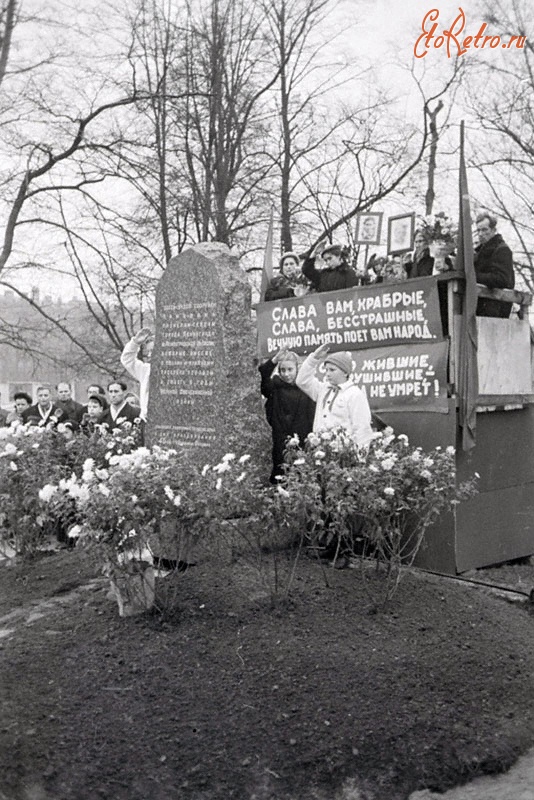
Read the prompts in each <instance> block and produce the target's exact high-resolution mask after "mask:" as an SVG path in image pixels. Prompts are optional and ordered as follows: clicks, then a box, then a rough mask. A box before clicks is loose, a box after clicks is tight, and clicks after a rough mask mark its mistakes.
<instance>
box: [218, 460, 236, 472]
mask: <svg viewBox="0 0 534 800" xmlns="http://www.w3.org/2000/svg"><path fill="white" fill-rule="evenodd" d="M229 469H232V467H231V466H230V464H229V463H228V461H221V463H220V464H215V466H214V467H213V471H214V472H218V473H221V472H228V470H229Z"/></svg>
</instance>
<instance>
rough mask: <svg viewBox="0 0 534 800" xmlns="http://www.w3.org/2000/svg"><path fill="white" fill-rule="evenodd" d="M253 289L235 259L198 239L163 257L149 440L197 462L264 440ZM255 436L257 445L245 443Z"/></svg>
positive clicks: (218, 246) (222, 248)
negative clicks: (183, 452)
mask: <svg viewBox="0 0 534 800" xmlns="http://www.w3.org/2000/svg"><path fill="white" fill-rule="evenodd" d="M250 295H251V293H250V286H249V283H248V281H247V278H246V275H245V273H244V271H243V270H242V268H241V267H240V264H239V259H238V258H237V256H235V255H234V254H233V253H232V252H231V251H230V249H229V248H228V247H227V246H226V245H223V244H219V243H216V242H214V243H210V242H203V243H201V244H198V245H195V246H194V247H192V248H191V249H189V250H186V251H184V252H182V253H180V255H178V256H175V257H174V258H172V259H171V261H170V262H169V264H168V266H167V269H166V271H165V274H164V275H163V277H162V278H161V280H160V283H159V285H158V287H157V290H156V331H155V343H154V351H153V354H152V362H151V364H152V366H151V374H150V393H149V406H148V415H147V417H148V421H147V444H148V445H149V446H152V445H154V444H157V445H160V446H161V447H172V448H175V449H176V450H181V449H187V450H188V451H189V453H190V455H192V456H193V458H194V459H195V460H197V461H198V462H199V463H200V462H202V463H205V462H209V463H215V459H219V458H220V457H221V456H222V455H224V453H226V452H229V451H236V452H241V453H242V452H244V448H248V451H250V449H256V448H258V441H257V440H258V436H259V437H260V438H262V439H263V442H262V444H261V445H260V446H259V448H258V449H259V450H261V451H264V452H267V450H268V444H267V442H268V439H267V437H266V425H265V422H264V415H263V408H262V405H261V401H260V399H259V380H258V373H257V370H256V367H255V364H254V357H255V333H254V328H253V324H252V321H251V296H250ZM254 438H255V439H256V448H250V447H248V446H249V445H250V444H252V440H254Z"/></svg>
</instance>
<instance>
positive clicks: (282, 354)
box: [272, 347, 288, 364]
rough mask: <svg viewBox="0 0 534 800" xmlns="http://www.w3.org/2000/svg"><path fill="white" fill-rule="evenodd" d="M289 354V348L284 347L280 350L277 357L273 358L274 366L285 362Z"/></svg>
mask: <svg viewBox="0 0 534 800" xmlns="http://www.w3.org/2000/svg"><path fill="white" fill-rule="evenodd" d="M287 353H288V349H287V347H282V349H281V350H279V351H278V353H276V354H275V355H274V356H273V357H272V362H273V364H279V363H280V361H283V360H284V358H285V357H286V356H287Z"/></svg>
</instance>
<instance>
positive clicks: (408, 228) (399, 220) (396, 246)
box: [388, 214, 415, 256]
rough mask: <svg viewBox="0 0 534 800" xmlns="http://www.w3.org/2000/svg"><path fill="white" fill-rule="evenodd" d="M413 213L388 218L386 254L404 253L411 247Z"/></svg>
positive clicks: (413, 229)
mask: <svg viewBox="0 0 534 800" xmlns="http://www.w3.org/2000/svg"><path fill="white" fill-rule="evenodd" d="M414 233H415V214H398V215H397V216H396V217H389V219H388V255H391V256H395V255H398V254H399V253H406V252H408V250H412V248H413V239H414Z"/></svg>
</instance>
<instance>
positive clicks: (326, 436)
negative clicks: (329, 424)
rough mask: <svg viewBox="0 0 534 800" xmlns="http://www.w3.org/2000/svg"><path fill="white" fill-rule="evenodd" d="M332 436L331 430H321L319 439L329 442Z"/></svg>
mask: <svg viewBox="0 0 534 800" xmlns="http://www.w3.org/2000/svg"><path fill="white" fill-rule="evenodd" d="M332 436H333V433H332V431H321V441H322V442H329V441H330V440H331V438H332Z"/></svg>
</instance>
